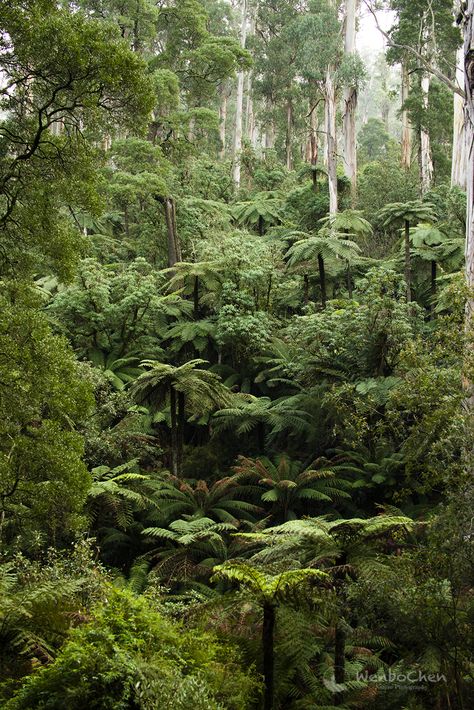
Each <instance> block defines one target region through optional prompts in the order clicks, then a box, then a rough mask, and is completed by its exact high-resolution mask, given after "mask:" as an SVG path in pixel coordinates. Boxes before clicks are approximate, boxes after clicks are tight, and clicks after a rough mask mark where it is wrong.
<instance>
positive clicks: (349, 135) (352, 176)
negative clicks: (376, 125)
mask: <svg viewBox="0 0 474 710" xmlns="http://www.w3.org/2000/svg"><path fill="white" fill-rule="evenodd" d="M357 6H358V0H346V3H345V22H344V52H345V54H346V55H347V56H353V55H354V54H355V50H356V46H355V45H356V14H357ZM356 109H357V88H356V87H355V86H347V87H346V88H345V89H344V116H343V135H344V172H345V175H346V177H347V178H349V180H350V181H351V197H352V204H353V206H354V205H355V199H356V191H357V135H356Z"/></svg>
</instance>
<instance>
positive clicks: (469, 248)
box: [464, 0, 474, 406]
mask: <svg viewBox="0 0 474 710" xmlns="http://www.w3.org/2000/svg"><path fill="white" fill-rule="evenodd" d="M473 13H474V0H469V2H468V3H467V10H466V11H465V24H464V90H465V105H464V116H465V124H464V131H465V139H466V178H467V211H466V282H467V286H468V288H469V294H468V297H467V302H466V330H467V331H468V333H469V334H471V333H472V328H473V317H474V296H473V293H474V52H473V50H474V20H473ZM471 337H472V336H471ZM469 388H470V390H472V384H470V386H469ZM469 400H470V404H471V406H472V391H471V392H469Z"/></svg>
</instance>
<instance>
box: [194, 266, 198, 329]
mask: <svg viewBox="0 0 474 710" xmlns="http://www.w3.org/2000/svg"><path fill="white" fill-rule="evenodd" d="M193 303H194V320H199V276H195V277H194V288H193Z"/></svg>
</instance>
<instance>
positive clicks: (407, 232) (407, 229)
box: [405, 221, 411, 303]
mask: <svg viewBox="0 0 474 710" xmlns="http://www.w3.org/2000/svg"><path fill="white" fill-rule="evenodd" d="M405 282H406V285H407V291H406V294H407V303H410V302H411V254H410V222H407V221H405Z"/></svg>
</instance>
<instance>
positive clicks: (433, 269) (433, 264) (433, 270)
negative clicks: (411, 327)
mask: <svg viewBox="0 0 474 710" xmlns="http://www.w3.org/2000/svg"><path fill="white" fill-rule="evenodd" d="M436 276H437V265H436V261H435V260H434V259H433V260H432V262H431V300H432V303H431V307H430V311H431V317H433V314H434V309H435V298H436Z"/></svg>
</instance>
